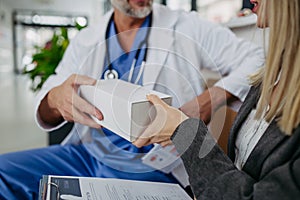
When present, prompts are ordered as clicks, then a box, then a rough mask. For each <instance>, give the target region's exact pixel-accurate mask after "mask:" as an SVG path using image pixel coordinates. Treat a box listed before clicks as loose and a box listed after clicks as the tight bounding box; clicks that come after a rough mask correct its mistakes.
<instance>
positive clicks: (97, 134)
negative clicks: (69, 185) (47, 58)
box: [85, 15, 174, 182]
mask: <svg viewBox="0 0 300 200" xmlns="http://www.w3.org/2000/svg"><path fill="white" fill-rule="evenodd" d="M150 17H151V15H150V16H148V17H147V18H146V20H145V21H144V23H143V24H142V27H141V28H142V29H141V28H140V29H139V30H138V32H137V36H136V37H135V41H134V44H133V46H132V48H131V49H132V50H131V51H130V52H129V53H125V52H124V50H123V49H122V48H121V46H120V44H119V42H118V38H117V37H116V28H115V24H114V22H113V20H111V22H110V24H109V26H108V28H109V33H108V36H109V38H110V39H109V42H108V45H109V46H108V49H109V53H110V60H111V62H112V66H113V69H114V70H116V71H117V72H118V73H119V78H120V79H122V80H125V81H127V79H128V73H129V70H130V67H131V65H132V61H133V59H134V57H135V55H136V49H137V48H138V47H139V45H140V43H141V41H143V40H144V39H145V38H146V36H147V28H144V29H143V27H149V26H150ZM145 47H146V45H145V44H144V45H143V49H142V50H141V52H140V55H139V57H138V59H137V63H136V65H135V71H134V74H133V78H132V80H131V82H134V81H135V79H136V76H137V74H138V72H139V67H140V65H141V63H142V61H143V58H144V54H145ZM107 63H108V61H107V59H106V61H105V66H106V67H105V68H104V70H103V73H102V76H101V79H103V78H104V77H103V74H104V72H105V71H106V70H107V69H108V64H107ZM138 84H140V85H141V84H142V78H141V80H140V81H139V82H138ZM92 137H93V142H92V143H87V144H85V146H86V148H87V150H88V151H89V153H90V154H92V155H93V156H94V157H95V158H97V159H98V160H99V161H100V162H102V163H103V164H104V165H106V166H109V167H110V168H113V169H116V170H119V171H122V172H125V174H126V172H129V173H141V176H143V175H142V173H148V176H149V173H150V174H152V175H151V176H153V177H155V176H157V177H159V179H160V180H159V181H162V182H174V178H173V177H170V175H169V176H165V175H162V174H163V173H162V172H160V171H155V170H154V169H153V168H151V167H149V166H147V165H144V164H143V163H142V162H141V158H142V157H143V156H144V155H145V153H147V152H149V150H150V149H151V148H152V147H153V145H148V146H146V147H142V148H137V147H135V146H134V145H132V143H131V142H129V141H127V140H125V139H123V138H122V137H120V136H118V135H117V134H115V133H113V132H111V131H109V130H108V129H105V128H103V129H102V131H101V130H96V129H92ZM106 173H107V174H109V172H106ZM123 175H124V174H123ZM108 176H110V177H114V174H109V175H108ZM123 178H128V179H131V178H132V177H130V174H128V177H123ZM145 178H146V177H145ZM140 179H143V177H140Z"/></svg>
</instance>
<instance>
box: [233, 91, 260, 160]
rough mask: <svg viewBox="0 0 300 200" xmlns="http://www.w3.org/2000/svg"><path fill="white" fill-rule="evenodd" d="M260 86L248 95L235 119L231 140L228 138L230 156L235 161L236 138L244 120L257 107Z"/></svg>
mask: <svg viewBox="0 0 300 200" xmlns="http://www.w3.org/2000/svg"><path fill="white" fill-rule="evenodd" d="M259 92H260V89H259V86H258V87H252V88H251V89H250V91H249V93H248V95H247V98H246V100H245V102H244V103H243V105H242V107H241V108H240V110H239V113H238V115H237V116H236V118H235V121H234V123H233V125H232V127H231V131H230V135H229V140H228V156H229V158H230V159H231V160H232V161H233V162H234V160H235V140H236V137H237V134H238V132H239V130H240V128H241V126H242V125H243V122H244V121H245V120H246V118H247V117H248V115H249V113H250V112H251V110H252V109H253V108H254V107H255V105H256V103H257V101H258V99H259Z"/></svg>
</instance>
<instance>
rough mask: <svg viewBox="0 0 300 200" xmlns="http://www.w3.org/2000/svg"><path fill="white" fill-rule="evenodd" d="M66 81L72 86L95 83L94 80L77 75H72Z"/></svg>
mask: <svg viewBox="0 0 300 200" xmlns="http://www.w3.org/2000/svg"><path fill="white" fill-rule="evenodd" d="M66 81H67V82H68V83H69V84H71V85H73V86H79V85H95V84H96V82H97V80H96V79H93V78H91V77H88V76H85V75H79V74H72V75H71V76H69V78H68V79H67V80H66Z"/></svg>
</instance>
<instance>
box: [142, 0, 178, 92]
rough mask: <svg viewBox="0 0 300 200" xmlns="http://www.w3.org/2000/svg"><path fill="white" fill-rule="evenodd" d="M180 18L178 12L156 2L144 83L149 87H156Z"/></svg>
mask: <svg viewBox="0 0 300 200" xmlns="http://www.w3.org/2000/svg"><path fill="white" fill-rule="evenodd" d="M178 18H179V16H178V13H177V12H170V10H169V8H167V7H165V6H162V5H159V4H156V3H154V5H153V19H152V20H153V21H152V29H151V32H150V35H149V43H148V56H147V62H146V66H145V70H144V76H143V85H144V86H145V87H146V88H148V89H153V88H154V87H155V83H156V80H157V77H158V75H159V73H160V71H161V69H162V67H163V66H164V64H165V62H166V58H167V56H168V54H169V50H170V49H171V48H170V47H171V45H172V44H173V42H174V29H175V24H176V22H177V20H178Z"/></svg>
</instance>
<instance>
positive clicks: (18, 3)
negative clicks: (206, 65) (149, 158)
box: [0, 0, 262, 154]
mask: <svg viewBox="0 0 300 200" xmlns="http://www.w3.org/2000/svg"><path fill="white" fill-rule="evenodd" d="M155 2H157V3H161V4H165V5H167V6H169V7H170V8H171V9H184V10H187V11H190V10H194V11H196V12H198V13H199V15H200V16H202V17H204V18H206V19H208V20H210V21H213V22H216V23H221V24H222V25H224V26H228V27H229V28H231V30H233V31H234V33H236V34H237V35H238V37H245V38H247V39H249V40H252V41H254V42H256V43H258V44H262V41H261V38H262V37H261V34H260V33H259V34H257V33H258V32H260V30H257V29H256V28H255V25H254V24H255V20H256V18H255V17H254V16H253V15H251V17H244V18H238V17H237V15H238V13H241V10H242V9H243V8H244V7H248V6H249V5H247V4H249V2H248V0H244V1H243V0H155ZM110 8H111V6H110V2H109V0H84V1H82V0H0V94H1V98H0V154H2V153H6V152H13V151H18V150H25V149H30V148H35V147H44V146H47V145H49V144H52V143H57V142H59V141H56V138H55V137H56V136H55V134H54V138H49V136H48V133H45V132H43V131H41V130H39V129H38V127H37V126H36V124H35V122H34V117H33V115H34V112H33V110H34V105H33V99H34V96H35V95H36V92H35V91H34V90H38V87H39V84H40V83H41V81H42V79H41V78H39V77H37V78H36V77H34V75H33V74H32V73H28V74H24V71H27V72H30V70H32V69H33V68H34V67H35V65H36V62H34V61H37V60H38V59H40V60H39V61H41V58H42V56H43V55H45V54H47V53H48V54H49V51H48V50H49V49H50V48H52V49H53V41H54V40H55V41H56V42H55V44H57V46H55V48H56V51H55V53H52V54H53V55H62V54H63V52H64V49H65V47H66V46H67V44H68V42H69V41H70V40H72V38H73V37H74V36H75V35H76V34H77V33H78V31H79V30H80V28H82V27H85V26H89V25H90V24H93V23H95V22H96V21H97V19H98V18H99V17H100V16H101V15H103V14H104V13H105V12H107V11H108V10H109V9H110ZM249 30H250V31H249ZM51 41H52V46H51V45H50V46H49V44H50V43H49V42H51ZM41 52H42V53H44V54H43V55H41V54H39V53H41ZM48 54H47V55H48ZM50 56H51V55H50ZM55 58H57V56H52V59H55ZM54 61H55V62H56V61H57V60H54ZM54 61H53V62H54ZM55 62H54V63H55ZM39 63H42V62H39ZM42 67H43V66H42ZM208 73H209V72H208ZM212 76H213V75H212ZM67 128H70V127H67ZM58 140H59V139H58Z"/></svg>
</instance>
